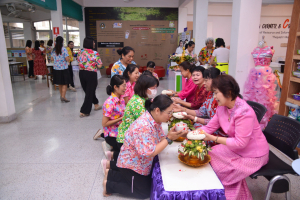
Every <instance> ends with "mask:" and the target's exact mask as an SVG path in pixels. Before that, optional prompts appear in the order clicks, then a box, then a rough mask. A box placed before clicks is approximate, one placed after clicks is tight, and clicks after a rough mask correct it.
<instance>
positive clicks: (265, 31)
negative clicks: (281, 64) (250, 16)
mask: <svg viewBox="0 0 300 200" xmlns="http://www.w3.org/2000/svg"><path fill="white" fill-rule="evenodd" d="M290 22H291V18H290V17H262V18H261V20H260V26H259V38H258V41H261V40H262V36H265V41H266V42H267V44H268V46H273V48H274V50H275V53H274V56H273V61H278V60H285V56H286V50H287V48H286V47H281V44H286V43H287V42H288V37H289V31H290Z"/></svg>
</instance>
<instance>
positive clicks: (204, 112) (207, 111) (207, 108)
mask: <svg viewBox="0 0 300 200" xmlns="http://www.w3.org/2000/svg"><path fill="white" fill-rule="evenodd" d="M217 108H218V102H217V100H215V98H214V95H213V92H211V91H209V92H208V95H207V98H206V100H205V102H204V103H203V104H202V106H201V107H200V108H199V110H195V112H196V115H197V117H204V116H208V117H209V119H204V122H205V123H204V124H201V123H195V124H194V127H195V128H196V129H198V128H201V127H203V126H204V125H206V124H208V123H209V122H210V120H211V119H212V118H213V117H214V116H215V114H216V112H217ZM212 135H215V136H217V135H219V136H222V137H227V134H225V133H224V131H223V130H222V129H218V130H216V131H215V132H214V133H213V134H212ZM207 143H208V144H209V145H210V146H214V145H216V143H215V142H214V141H207Z"/></svg>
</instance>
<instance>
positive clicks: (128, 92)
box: [123, 81, 135, 100]
mask: <svg viewBox="0 0 300 200" xmlns="http://www.w3.org/2000/svg"><path fill="white" fill-rule="evenodd" d="M134 86H135V82H133V83H132V84H131V83H130V81H127V83H126V91H125V94H124V95H123V97H128V100H130V99H131V97H132V96H133V95H134Z"/></svg>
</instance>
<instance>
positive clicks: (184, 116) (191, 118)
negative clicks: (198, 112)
mask: <svg viewBox="0 0 300 200" xmlns="http://www.w3.org/2000/svg"><path fill="white" fill-rule="evenodd" d="M183 119H190V120H192V121H194V119H195V116H192V115H185V114H183Z"/></svg>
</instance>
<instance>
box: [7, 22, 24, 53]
mask: <svg viewBox="0 0 300 200" xmlns="http://www.w3.org/2000/svg"><path fill="white" fill-rule="evenodd" d="M4 23H6V24H7V32H8V36H9V43H10V48H25V46H26V41H25V37H24V41H25V42H24V44H25V46H24V47H15V46H13V44H14V43H13V38H12V33H22V34H23V35H24V24H23V29H22V30H14V29H12V30H11V29H10V26H9V23H10V22H7V21H3V24H4ZM11 23H23V22H11ZM5 46H6V44H5ZM6 48H7V47H6Z"/></svg>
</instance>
